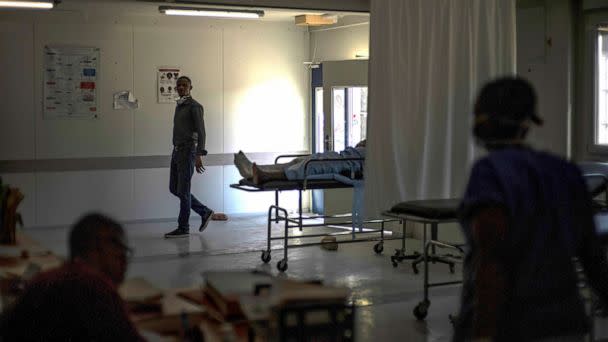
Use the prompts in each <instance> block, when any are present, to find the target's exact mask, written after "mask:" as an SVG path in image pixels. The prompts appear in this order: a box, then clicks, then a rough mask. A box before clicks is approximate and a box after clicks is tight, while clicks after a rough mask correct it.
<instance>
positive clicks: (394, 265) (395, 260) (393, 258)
mask: <svg viewBox="0 0 608 342" xmlns="http://www.w3.org/2000/svg"><path fill="white" fill-rule="evenodd" d="M391 263H392V264H393V267H397V265H398V264H397V258H396V257H395V256H394V255H393V256H392V257H391Z"/></svg>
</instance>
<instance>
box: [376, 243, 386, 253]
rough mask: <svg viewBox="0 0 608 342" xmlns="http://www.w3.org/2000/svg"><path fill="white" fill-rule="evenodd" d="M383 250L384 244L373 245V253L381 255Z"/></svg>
mask: <svg viewBox="0 0 608 342" xmlns="http://www.w3.org/2000/svg"><path fill="white" fill-rule="evenodd" d="M383 250H384V244H383V243H382V242H379V243H377V244H375V245H374V252H376V254H380V253H382V251H383Z"/></svg>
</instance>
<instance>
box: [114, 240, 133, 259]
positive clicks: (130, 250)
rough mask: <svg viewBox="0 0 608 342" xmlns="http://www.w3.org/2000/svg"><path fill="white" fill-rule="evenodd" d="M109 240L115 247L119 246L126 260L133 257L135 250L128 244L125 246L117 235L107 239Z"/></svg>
mask: <svg viewBox="0 0 608 342" xmlns="http://www.w3.org/2000/svg"><path fill="white" fill-rule="evenodd" d="M109 241H110V242H111V243H112V244H113V245H114V246H116V247H118V248H120V249H121V250H122V251H123V253H124V254H125V256H126V257H127V259H128V260H130V259H131V258H133V255H135V250H134V249H133V248H131V247H129V246H127V245H126V244H125V243H124V242H123V241H122V240H121V239H119V238H117V237H112V238H110V239H109Z"/></svg>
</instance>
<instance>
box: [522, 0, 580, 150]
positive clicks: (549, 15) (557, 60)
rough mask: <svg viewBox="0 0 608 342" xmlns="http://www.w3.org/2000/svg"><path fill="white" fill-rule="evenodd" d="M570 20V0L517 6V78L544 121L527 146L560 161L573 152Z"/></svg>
mask: <svg viewBox="0 0 608 342" xmlns="http://www.w3.org/2000/svg"><path fill="white" fill-rule="evenodd" d="M574 20H575V19H574V9H573V7H572V4H571V1H569V0H551V1H543V0H520V1H518V2H517V73H518V74H519V75H521V76H523V77H525V78H527V79H528V80H530V81H531V82H532V84H533V85H534V87H535V89H536V91H537V95H538V108H537V110H538V113H539V115H540V116H541V117H542V118H543V119H544V120H545V123H544V125H543V126H542V127H536V126H533V127H532V129H531V131H530V135H529V141H530V143H531V144H532V146H534V147H536V148H539V149H541V150H547V151H550V152H553V153H556V154H558V155H561V156H563V157H569V156H570V155H571V153H572V147H571V145H572V142H571V136H572V134H571V131H572V130H571V126H572V125H571V120H572V112H573V106H574V62H573V58H574V46H575V44H574V31H573V30H574Z"/></svg>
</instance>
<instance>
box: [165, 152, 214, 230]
mask: <svg viewBox="0 0 608 342" xmlns="http://www.w3.org/2000/svg"><path fill="white" fill-rule="evenodd" d="M195 157H196V152H195V148H194V145H192V146H185V147H181V146H180V147H175V148H174V149H173V154H172V155H171V172H170V179H169V191H171V193H172V194H173V195H175V196H177V197H178V198H179V216H178V219H177V224H178V228H181V229H186V230H188V229H189V227H190V224H189V223H188V221H189V219H190V209H192V210H194V212H196V213H197V214H199V215H201V216H203V215H205V214H207V213H208V212H210V211H211V209H209V208H207V207H206V206H205V205H204V204H202V203H201V202H199V200H198V199H196V197H194V195H192V194H191V193H190V186H191V181H192V174H193V173H194V158H195Z"/></svg>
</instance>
